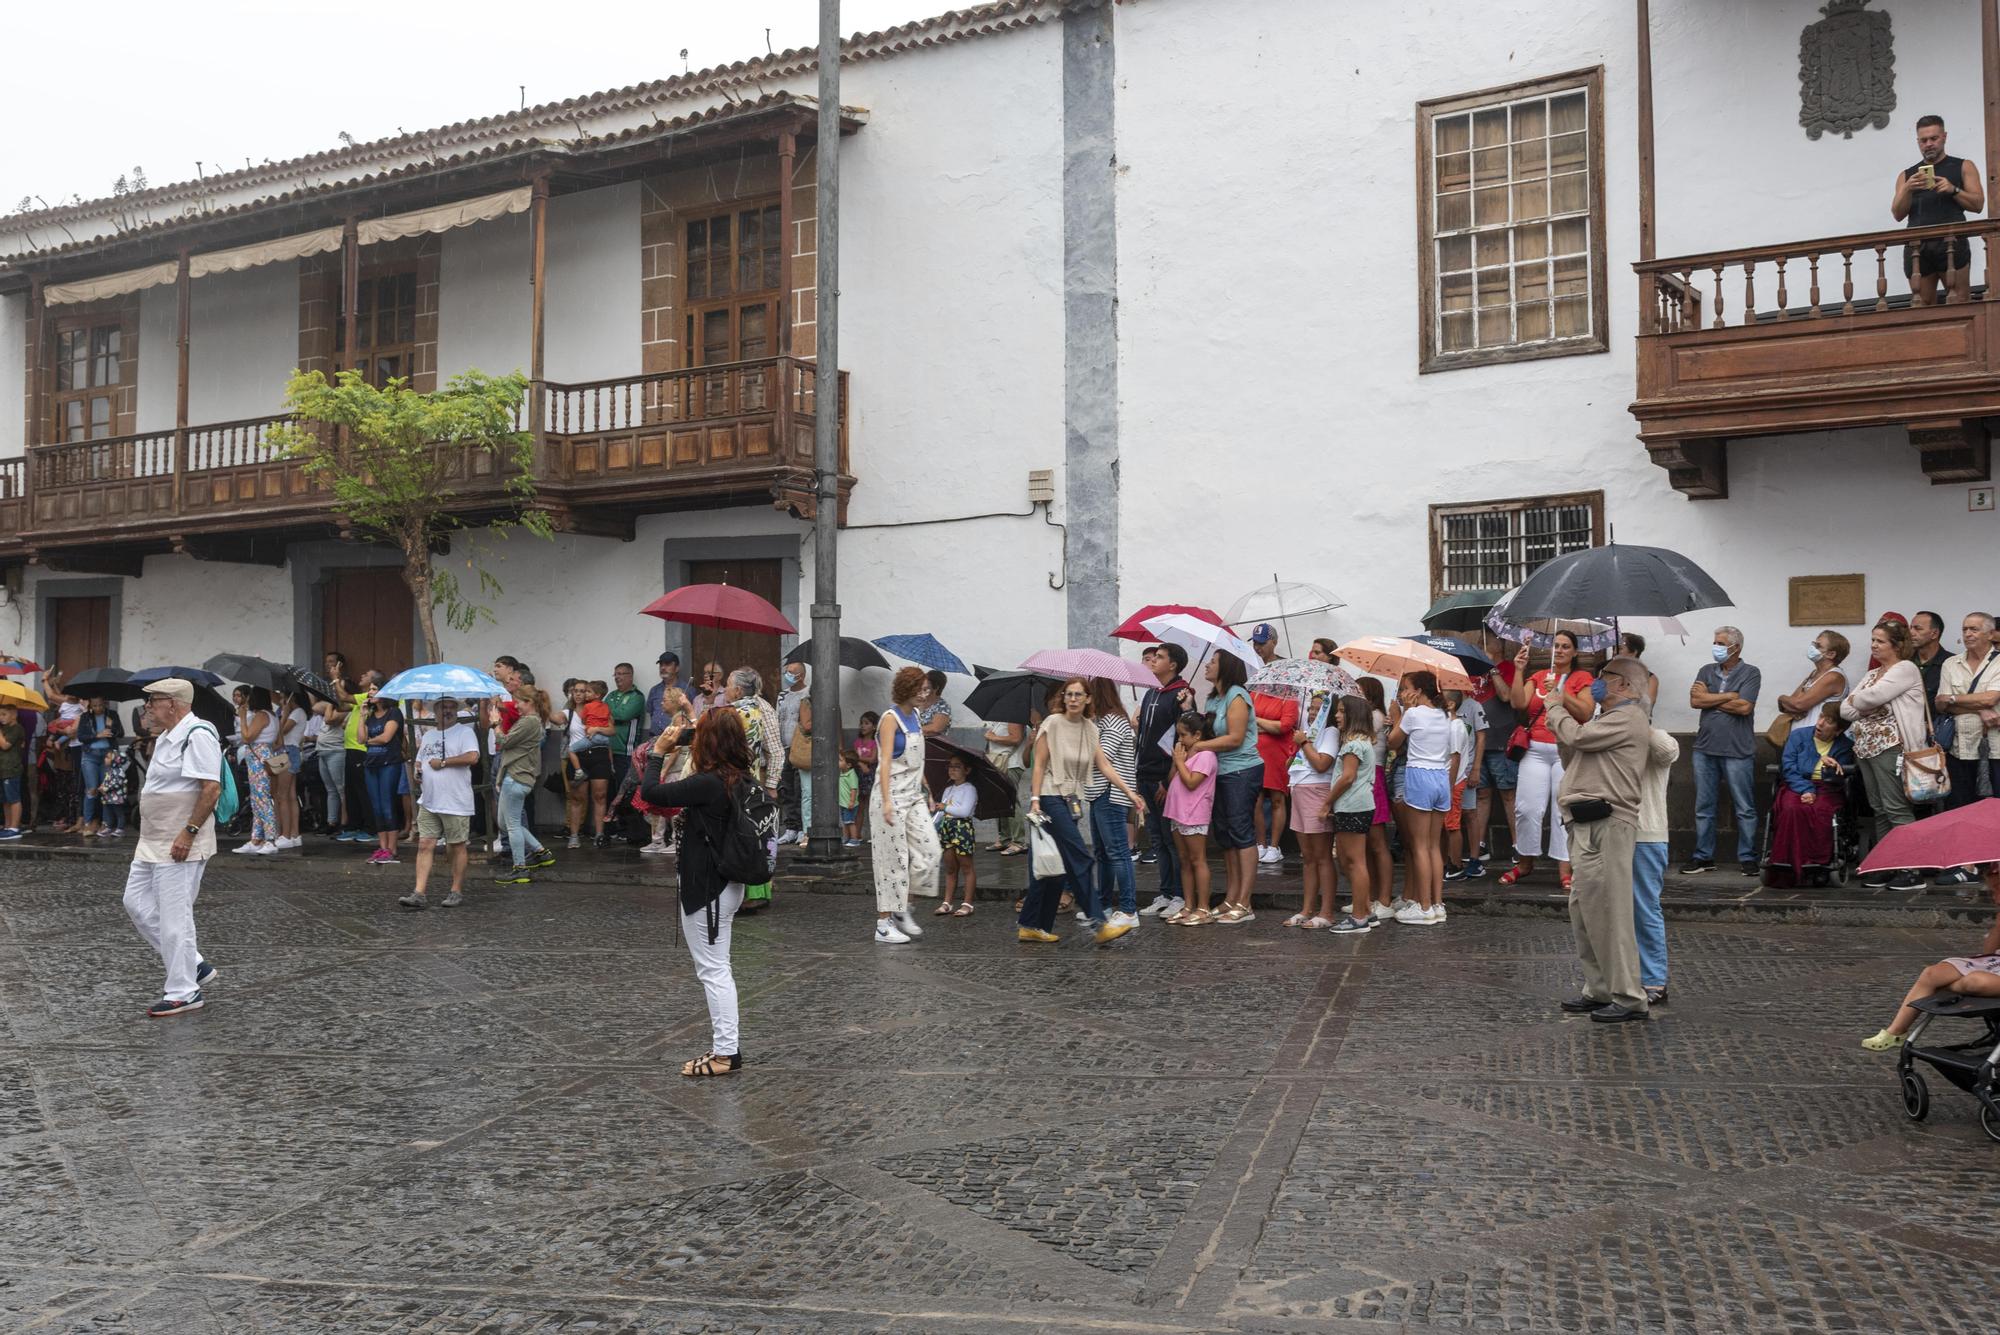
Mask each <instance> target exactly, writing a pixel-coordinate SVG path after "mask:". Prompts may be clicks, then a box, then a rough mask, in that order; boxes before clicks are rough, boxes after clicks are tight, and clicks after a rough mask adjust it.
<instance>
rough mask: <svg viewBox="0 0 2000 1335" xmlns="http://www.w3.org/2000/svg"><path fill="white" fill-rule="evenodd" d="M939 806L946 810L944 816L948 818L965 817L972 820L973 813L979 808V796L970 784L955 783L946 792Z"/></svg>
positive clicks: (939, 801)
mask: <svg viewBox="0 0 2000 1335" xmlns="http://www.w3.org/2000/svg"><path fill="white" fill-rule="evenodd" d="M938 805H940V806H942V807H943V808H944V814H945V815H947V816H964V817H965V818H966V819H967V820H970V819H971V818H972V813H973V811H974V810H975V809H977V807H978V806H979V794H978V793H976V792H974V791H973V789H972V785H971V784H969V783H954V784H952V785H951V786H950V787H948V788H946V789H945V790H944V796H943V797H940V798H939V799H938Z"/></svg>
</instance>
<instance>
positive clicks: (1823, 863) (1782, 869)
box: [1764, 701, 1854, 885]
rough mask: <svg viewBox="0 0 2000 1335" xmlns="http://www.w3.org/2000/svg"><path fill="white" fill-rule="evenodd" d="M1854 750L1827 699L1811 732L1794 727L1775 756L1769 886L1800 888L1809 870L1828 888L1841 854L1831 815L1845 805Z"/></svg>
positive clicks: (1767, 870)
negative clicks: (1829, 872)
mask: <svg viewBox="0 0 2000 1335" xmlns="http://www.w3.org/2000/svg"><path fill="white" fill-rule="evenodd" d="M1853 769H1854V747H1853V746H1852V744H1850V743H1849V742H1848V740H1847V721H1846V720H1845V719H1843V718H1841V716H1840V705H1839V704H1838V703H1836V702H1833V701H1828V702H1827V703H1826V704H1824V705H1822V706H1820V711H1819V718H1818V720H1817V721H1816V722H1814V724H1813V726H1812V727H1810V728H1795V729H1793V730H1792V735H1791V737H1790V738H1788V739H1787V740H1786V742H1785V749H1784V752H1783V754H1782V755H1780V756H1779V757H1778V778H1779V783H1778V804H1777V807H1776V808H1775V809H1774V810H1773V811H1772V813H1771V855H1770V858H1769V859H1768V860H1767V861H1766V863H1765V865H1764V875H1765V880H1766V881H1767V882H1769V883H1770V884H1772V885H1779V884H1791V885H1796V884H1798V881H1799V878H1800V877H1802V876H1805V875H1807V873H1808V870H1809V869H1810V872H1811V878H1812V882H1813V884H1815V885H1824V884H1826V869H1827V868H1828V867H1831V866H1833V865H1834V863H1835V862H1836V861H1837V860H1838V858H1839V856H1840V854H1839V851H1838V850H1837V849H1836V848H1835V839H1834V828H1833V823H1834V817H1836V816H1838V815H1839V814H1840V812H1841V810H1842V808H1843V807H1844V806H1845V805H1846V803H1847V776H1848V775H1849V773H1851V772H1852V771H1853Z"/></svg>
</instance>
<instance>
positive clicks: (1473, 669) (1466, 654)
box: [1404, 635, 1493, 677]
mask: <svg viewBox="0 0 2000 1335" xmlns="http://www.w3.org/2000/svg"><path fill="white" fill-rule="evenodd" d="M1404 638H1406V639H1410V640H1414V641H1416V642H1417V643H1418V644H1422V645H1428V646H1429V647H1430V648H1432V649H1436V650H1437V651H1438V652H1439V653H1445V654H1450V655H1451V656H1452V657H1453V658H1456V659H1457V660H1458V661H1459V663H1460V664H1461V665H1463V666H1464V668H1465V675H1467V676H1468V677H1483V676H1485V675H1486V674H1487V673H1489V672H1491V671H1492V670H1493V660H1492V659H1490V658H1488V657H1487V656H1486V655H1485V654H1483V653H1481V652H1480V650H1479V646H1477V645H1475V644H1472V643H1470V642H1468V641H1465V640H1461V639H1459V638H1458V636H1456V635H1409V636H1405V637H1404Z"/></svg>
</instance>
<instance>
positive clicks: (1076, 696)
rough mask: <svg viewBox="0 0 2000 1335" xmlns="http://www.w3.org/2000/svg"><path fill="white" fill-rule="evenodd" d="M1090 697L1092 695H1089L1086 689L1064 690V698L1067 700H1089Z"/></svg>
mask: <svg viewBox="0 0 2000 1335" xmlns="http://www.w3.org/2000/svg"><path fill="white" fill-rule="evenodd" d="M1089 698H1090V695H1089V693H1088V692H1086V691H1064V692H1063V699H1065V700H1088V699H1089Z"/></svg>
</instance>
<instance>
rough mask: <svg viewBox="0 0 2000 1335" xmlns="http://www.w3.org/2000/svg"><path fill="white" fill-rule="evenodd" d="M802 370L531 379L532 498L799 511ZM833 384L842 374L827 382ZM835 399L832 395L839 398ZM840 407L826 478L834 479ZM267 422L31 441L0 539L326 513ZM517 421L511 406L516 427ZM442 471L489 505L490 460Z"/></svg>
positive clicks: (297, 519) (92, 535)
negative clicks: (536, 426)
mask: <svg viewBox="0 0 2000 1335" xmlns="http://www.w3.org/2000/svg"><path fill="white" fill-rule="evenodd" d="M815 374H816V372H815V368H814V366H813V364H812V363H810V362H803V361H799V360H797V359H795V358H787V357H772V358H764V359H761V360H757V361H747V362H736V363H731V364H729V365H725V366H715V367H700V368H694V369H688V370H679V371H667V372H661V373H658V374H654V375H642V376H630V377H625V378H622V379H616V380H600V381H592V382H588V383H584V384H553V383H551V384H544V385H539V386H536V387H534V390H533V392H532V393H531V396H530V403H532V402H534V401H535V400H536V399H537V398H538V399H539V401H540V403H541V405H542V418H541V420H542V427H543V429H542V431H541V432H540V433H538V442H537V455H536V460H535V470H536V482H537V490H538V493H539V496H540V498H541V500H542V502H543V503H545V504H547V505H548V506H550V508H552V509H553V510H555V511H556V512H557V513H558V516H559V517H560V518H562V519H563V520H565V521H566V522H567V521H571V520H577V521H579V522H578V524H577V526H579V527H583V528H586V529H590V528H593V527H595V526H594V525H593V524H591V523H590V522H588V519H589V516H590V515H591V513H592V512H593V511H596V512H599V513H600V515H601V516H608V518H605V520H604V523H605V524H607V525H608V526H609V527H608V528H606V529H604V531H619V530H620V529H621V528H622V529H623V530H624V531H626V532H628V533H629V530H630V526H631V519H632V516H633V515H635V514H638V513H643V512H645V511H646V510H649V509H651V510H659V509H675V508H685V507H688V506H707V505H726V504H740V503H745V502H746V501H753V500H761V501H763V502H766V503H772V504H779V505H789V506H792V507H794V508H797V509H800V510H801V511H802V512H804V513H810V510H811V506H812V504H813V490H812V464H813V420H814V411H815V407H816V402H815V400H816V395H815V392H814V391H815V386H816V380H815ZM845 383H846V376H845V373H843V375H842V384H843V387H844V386H845ZM843 408H844V395H843ZM845 417H846V413H845V411H843V412H842V419H843V421H842V431H841V472H842V474H843V475H845V474H846V473H847V449H846V444H847V442H846V430H845ZM284 420H285V419H284V418H283V417H280V416H272V417H258V418H248V419H245V420H242V421H236V422H220V423H214V424H208V425H202V426H191V427H188V428H187V430H186V432H185V440H184V442H183V441H182V439H181V436H182V433H180V432H177V431H174V430H171V429H170V430H166V431H152V432H145V433H141V434H137V435H130V436H118V437H112V438H110V439H104V440H91V441H71V442H65V443H62V444H57V445H43V446H37V447H35V448H34V449H33V450H31V451H30V457H29V458H28V459H27V460H25V461H23V460H18V459H17V460H11V461H7V462H6V463H4V464H0V549H4V548H8V547H12V548H14V549H16V550H20V549H22V548H23V547H25V548H28V549H32V550H35V551H40V550H44V549H56V548H61V547H66V546H75V545H79V544H84V543H89V542H111V543H119V542H126V543H131V544H134V545H137V546H142V547H145V546H151V547H153V548H158V547H160V546H161V545H162V544H163V543H164V544H165V545H168V546H173V545H178V544H179V542H180V540H181V538H182V537H183V536H184V535H190V534H214V533H234V532H253V531H263V532H266V533H277V534H282V533H284V532H285V531H287V530H302V529H304V528H308V527H312V526H314V525H320V526H322V527H323V526H324V525H325V524H327V523H329V522H330V516H329V514H328V500H329V496H328V492H327V490H326V488H324V487H323V486H321V485H319V484H317V483H315V482H314V481H313V480H312V479H311V478H310V477H308V476H307V475H306V473H305V470H304V469H303V468H302V467H301V465H300V464H299V462H298V461H297V460H295V459H291V458H287V457H285V456H284V455H282V454H280V453H279V452H278V451H277V450H276V449H275V448H274V447H273V446H272V445H271V444H270V439H269V438H270V430H271V428H272V427H273V426H275V425H276V424H278V423H279V422H282V421H284ZM532 421H533V412H532V409H531V407H530V406H528V405H523V407H522V409H521V410H520V412H519V413H518V414H517V417H516V424H517V425H518V426H520V427H522V428H524V429H527V428H528V427H529V426H530V424H531V423H532ZM461 453H463V454H464V456H465V457H464V459H463V460H461V461H460V462H461V463H462V464H463V467H460V468H449V463H450V461H447V464H448V471H449V475H450V477H451V484H450V485H451V488H452V494H453V497H454V499H455V501H457V502H458V503H459V505H458V508H459V509H461V510H463V511H466V512H468V513H477V512H479V511H482V510H492V509H495V508H498V507H500V506H501V505H502V504H503V502H502V501H501V497H500V493H501V490H502V488H501V485H500V479H499V477H498V476H497V475H496V472H495V468H494V461H493V459H492V456H491V455H489V454H487V453H486V452H484V451H476V450H467V451H462V452H461Z"/></svg>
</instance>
